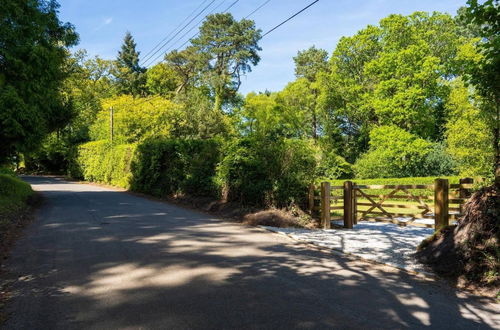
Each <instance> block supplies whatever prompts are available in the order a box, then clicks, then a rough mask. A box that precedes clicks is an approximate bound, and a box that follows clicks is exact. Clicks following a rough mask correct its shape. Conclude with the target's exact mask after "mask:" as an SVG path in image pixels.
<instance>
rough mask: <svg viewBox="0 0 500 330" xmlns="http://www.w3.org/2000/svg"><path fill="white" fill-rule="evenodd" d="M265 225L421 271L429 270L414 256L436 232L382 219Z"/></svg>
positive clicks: (289, 235)
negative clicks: (331, 225)
mask: <svg viewBox="0 0 500 330" xmlns="http://www.w3.org/2000/svg"><path fill="white" fill-rule="evenodd" d="M262 228H265V229H267V230H269V231H272V232H276V233H280V234H284V235H286V236H288V237H290V238H293V239H295V240H298V241H304V242H308V243H312V244H315V245H318V246H321V247H326V248H329V249H334V250H337V251H341V252H343V253H349V254H352V255H355V256H358V257H361V258H363V259H366V260H372V261H376V262H380V263H384V264H387V265H390V266H393V267H398V268H402V269H406V270H409V271H414V272H419V273H426V271H425V269H424V266H423V265H421V264H419V263H418V262H417V261H416V259H415V252H416V250H417V246H418V245H419V244H420V242H422V240H424V239H425V238H426V237H428V236H430V235H432V234H433V233H434V229H432V228H422V227H412V226H406V227H401V226H398V225H395V224H390V223H380V222H363V223H358V224H357V225H355V226H354V229H317V230H310V229H299V228H276V227H268V226H262Z"/></svg>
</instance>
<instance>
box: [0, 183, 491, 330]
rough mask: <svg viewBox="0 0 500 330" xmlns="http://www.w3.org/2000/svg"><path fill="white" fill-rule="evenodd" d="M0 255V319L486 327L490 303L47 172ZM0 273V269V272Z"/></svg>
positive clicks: (59, 325)
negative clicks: (31, 213)
mask: <svg viewBox="0 0 500 330" xmlns="http://www.w3.org/2000/svg"><path fill="white" fill-rule="evenodd" d="M25 179H26V180H27V181H28V182H30V183H31V184H32V185H33V187H34V188H35V189H36V190H38V191H40V192H42V193H43V195H45V197H46V202H45V204H44V206H43V207H42V208H41V209H40V210H39V212H38V215H37V220H36V222H35V223H33V224H32V225H31V226H30V227H29V228H28V229H27V230H26V234H25V235H24V237H23V238H22V239H21V240H20V241H19V242H18V243H17V244H16V247H15V248H14V250H13V252H12V256H11V257H10V259H9V260H8V261H7V263H6V271H7V273H8V274H9V275H8V276H9V278H10V279H14V280H15V282H14V284H13V285H12V290H13V291H12V295H13V298H12V300H11V301H10V303H9V304H8V306H7V311H8V313H9V315H10V316H9V318H8V320H7V322H6V323H5V324H4V328H5V329H30V330H31V329H295V328H301V329H302V328H303V329H321V328H324V329H332V328H339V329H350V328H352V329H361V328H363V329H399V328H427V327H429V326H431V327H432V328H434V329H488V328H500V317H499V316H498V312H499V311H500V309H499V305H498V304H494V303H493V302H492V301H491V300H489V299H486V298H478V297H472V296H469V295H466V294H463V293H457V292H455V291H454V290H452V289H451V288H449V287H448V286H447V285H444V284H443V283H437V282H433V281H428V280H422V279H418V278H416V277H415V276H412V275H407V274H405V273H404V272H399V271H397V270H395V269H393V268H389V267H383V266H378V265H373V264H369V263H364V262H361V261H353V260H349V259H347V258H345V257H342V256H338V255H335V254H332V253H326V252H323V251H318V250H314V249H312V248H310V247H307V246H303V245H300V244H297V243H295V242H293V241H291V240H289V239H287V238H285V237H282V236H279V235H276V234H272V233H268V232H265V231H264V230H262V229H259V228H248V227H244V226H241V225H238V224H235V223H231V222H224V221H221V220H218V219H215V218H213V217H211V216H209V215H206V214H203V213H198V212H196V211H192V210H187V209H183V208H180V207H177V206H174V205H170V204H167V203H162V202H158V201H153V200H149V199H146V198H141V197H137V196H134V195H131V194H128V193H126V192H120V191H116V190H112V189H108V188H103V187H97V186H94V185H86V184H77V183H69V182H66V181H64V180H61V179H57V178H47V177H26V178H25ZM4 276H5V275H4Z"/></svg>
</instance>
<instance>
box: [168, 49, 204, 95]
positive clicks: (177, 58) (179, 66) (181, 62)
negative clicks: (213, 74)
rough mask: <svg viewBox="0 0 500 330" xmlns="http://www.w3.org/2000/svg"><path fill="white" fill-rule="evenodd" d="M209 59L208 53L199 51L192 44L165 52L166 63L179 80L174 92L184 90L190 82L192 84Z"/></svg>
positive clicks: (177, 92)
mask: <svg viewBox="0 0 500 330" xmlns="http://www.w3.org/2000/svg"><path fill="white" fill-rule="evenodd" d="M209 60H210V58H209V57H208V54H204V53H201V52H199V50H198V48H197V47H194V46H189V47H187V48H186V49H184V50H182V51H177V50H173V51H171V52H170V53H168V54H166V55H165V61H166V63H167V64H168V65H169V66H170V67H171V68H172V69H173V70H174V71H175V72H176V74H177V76H178V77H179V80H180V81H179V83H178V86H177V89H176V90H175V93H176V94H179V93H180V92H181V91H186V90H187V88H188V87H189V85H190V84H191V85H194V84H195V82H196V80H197V79H196V78H197V77H199V75H200V72H201V71H202V69H203V68H204V67H205V65H206V63H207V62H208V61H209Z"/></svg>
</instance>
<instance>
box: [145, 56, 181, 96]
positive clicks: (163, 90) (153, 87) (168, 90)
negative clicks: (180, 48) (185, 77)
mask: <svg viewBox="0 0 500 330" xmlns="http://www.w3.org/2000/svg"><path fill="white" fill-rule="evenodd" d="M146 76H147V79H146V87H147V89H148V92H149V93H150V94H156V95H162V96H165V97H171V96H172V94H173V93H174V92H175V90H176V89H177V87H178V86H180V78H179V76H178V75H177V72H176V71H175V69H174V68H173V67H172V66H170V65H168V64H167V63H164V62H161V63H158V64H156V65H154V66H153V67H151V68H150V69H149V70H148V71H147V73H146Z"/></svg>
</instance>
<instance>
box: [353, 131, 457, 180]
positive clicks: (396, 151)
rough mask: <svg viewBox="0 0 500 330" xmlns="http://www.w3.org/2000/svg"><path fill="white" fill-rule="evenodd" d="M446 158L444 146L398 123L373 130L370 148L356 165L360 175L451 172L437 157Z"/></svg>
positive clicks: (399, 175) (414, 174) (393, 175)
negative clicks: (436, 144) (403, 127)
mask: <svg viewBox="0 0 500 330" xmlns="http://www.w3.org/2000/svg"><path fill="white" fill-rule="evenodd" d="M445 157H446V154H444V152H443V150H442V148H439V147H435V146H433V144H432V143H431V142H428V141H426V140H424V139H421V138H419V137H418V136H416V135H413V134H411V133H409V132H407V131H405V130H403V129H401V128H399V127H396V126H381V127H378V128H375V129H373V130H372V131H371V132H370V149H369V150H368V152H367V153H365V154H363V155H362V156H361V157H360V158H359V159H358V160H357V162H356V164H355V166H354V167H355V172H356V177H359V178H395V177H411V176H427V175H449V174H450V172H452V168H449V167H448V166H446V165H445V163H444V162H443V164H441V163H440V161H438V163H439V164H436V159H443V158H445ZM447 161H449V159H448V160H447ZM441 166H444V167H443V168H442V167H441ZM440 170H445V171H446V172H445V173H440V172H439V171H440Z"/></svg>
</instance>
